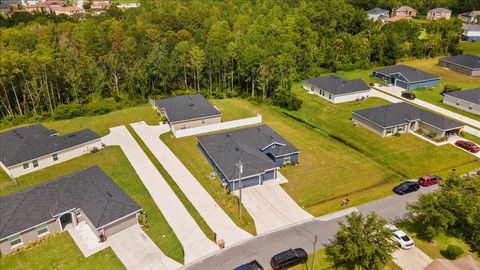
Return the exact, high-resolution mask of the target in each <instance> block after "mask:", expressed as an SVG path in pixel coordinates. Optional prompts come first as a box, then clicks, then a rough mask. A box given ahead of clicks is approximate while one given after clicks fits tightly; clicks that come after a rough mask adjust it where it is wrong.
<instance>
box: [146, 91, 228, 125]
mask: <svg viewBox="0 0 480 270" xmlns="http://www.w3.org/2000/svg"><path fill="white" fill-rule="evenodd" d="M155 106H156V108H157V110H158V111H159V112H160V113H161V114H162V115H164V116H165V117H166V118H167V120H168V123H169V124H170V126H171V127H172V128H173V129H176V130H179V129H186V128H192V127H199V126H203V125H209V124H214V123H220V122H221V121H222V119H221V114H220V112H219V111H218V110H217V108H215V107H214V106H213V105H212V104H211V103H210V102H208V100H207V99H206V98H204V97H203V96H202V95H183V96H176V97H171V98H166V99H161V100H156V101H155Z"/></svg>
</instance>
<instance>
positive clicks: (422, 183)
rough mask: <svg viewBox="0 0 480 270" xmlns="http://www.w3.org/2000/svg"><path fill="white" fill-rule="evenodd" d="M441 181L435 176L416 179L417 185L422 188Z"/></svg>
mask: <svg viewBox="0 0 480 270" xmlns="http://www.w3.org/2000/svg"><path fill="white" fill-rule="evenodd" d="M441 180H442V178H441V177H440V176H437V175H424V176H422V177H420V178H418V180H417V183H418V184H419V185H420V186H422V187H428V186H431V185H436V184H438V183H439V182H440V181H441Z"/></svg>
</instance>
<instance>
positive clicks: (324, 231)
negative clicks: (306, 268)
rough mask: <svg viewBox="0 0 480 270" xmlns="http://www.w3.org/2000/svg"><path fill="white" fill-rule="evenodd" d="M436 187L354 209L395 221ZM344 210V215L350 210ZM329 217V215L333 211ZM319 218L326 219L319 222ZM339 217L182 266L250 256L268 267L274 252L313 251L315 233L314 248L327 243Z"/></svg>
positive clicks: (230, 264) (226, 264) (231, 262)
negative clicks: (406, 205)
mask: <svg viewBox="0 0 480 270" xmlns="http://www.w3.org/2000/svg"><path fill="white" fill-rule="evenodd" d="M437 188H438V187H437V186H433V187H428V188H421V189H420V190H419V191H418V192H416V193H410V194H407V195H404V196H397V195H393V196H389V197H386V198H383V199H380V200H376V201H373V202H370V203H367V204H363V205H360V206H357V207H356V209H357V210H358V211H360V212H362V213H369V212H371V211H376V212H377V213H378V214H379V215H381V216H383V217H384V218H386V219H387V220H389V221H391V222H398V221H400V220H404V219H405V218H408V217H410V215H409V213H408V212H407V210H406V209H405V204H406V202H413V201H416V200H417V197H418V195H419V194H421V193H426V192H430V191H432V190H435V189H437ZM343 212H345V214H347V213H349V212H351V211H343ZM329 216H330V217H331V216H332V214H330V215H329ZM322 219H323V220H327V221H322ZM342 219H343V217H336V218H334V219H330V218H327V219H324V218H322V217H319V218H316V219H314V220H311V221H307V222H304V223H301V224H298V225H295V226H291V227H288V228H283V229H280V230H278V231H274V232H271V233H268V234H262V235H259V236H257V237H255V238H253V239H250V240H248V241H245V242H242V243H239V244H237V245H235V246H233V247H230V248H227V249H224V250H220V251H218V252H216V253H215V254H213V255H211V256H209V257H206V258H203V259H201V260H199V261H197V262H195V263H192V264H189V265H187V266H185V267H184V268H183V269H209V270H216V269H218V270H221V269H222V270H223V269H233V268H235V267H236V266H238V265H241V264H243V263H245V262H249V261H251V260H253V259H256V260H258V261H259V262H260V263H261V264H262V265H263V266H268V265H269V262H270V258H271V257H272V256H273V255H274V254H275V253H277V252H281V251H283V250H286V249H289V248H296V247H302V248H304V249H305V250H306V251H307V252H309V253H311V252H312V251H313V238H314V235H315V234H317V235H318V244H317V247H322V246H324V245H326V244H328V243H329V242H330V239H332V237H333V236H334V235H335V233H336V232H337V230H338V224H337V221H339V220H342Z"/></svg>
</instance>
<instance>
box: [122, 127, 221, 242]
mask: <svg viewBox="0 0 480 270" xmlns="http://www.w3.org/2000/svg"><path fill="white" fill-rule="evenodd" d="M127 129H128V131H129V132H130V133H131V134H132V136H133V137H134V138H135V141H137V143H138V144H139V145H140V147H141V148H142V150H143V152H145V154H146V155H147V156H148V158H149V159H150V161H152V163H153V165H154V166H155V167H156V168H157V170H158V171H159V172H160V174H161V175H162V176H163V178H164V179H165V181H166V182H167V184H168V185H169V186H170V188H171V189H172V190H173V192H175V195H177V197H178V198H179V199H180V201H181V202H182V204H183V205H184V206H185V208H186V209H187V211H188V213H189V214H190V215H191V216H192V217H193V219H194V220H195V222H197V224H198V226H199V227H200V229H202V231H203V233H205V235H206V236H207V237H208V238H209V239H210V240H212V241H214V242H215V236H214V233H213V231H212V229H211V228H210V227H209V226H208V224H207V223H206V222H205V220H204V219H203V218H202V216H201V215H200V213H198V211H197V209H195V207H193V205H192V203H191V202H190V201H189V200H188V198H187V197H186V196H185V194H183V192H182V190H181V189H180V188H179V187H178V186H177V184H176V183H175V181H174V180H173V179H172V177H171V176H170V175H169V174H168V172H167V171H166V170H165V168H163V166H162V164H160V162H159V161H158V160H157V158H156V157H155V156H154V155H153V153H152V152H151V151H150V149H148V147H147V146H146V145H145V143H144V142H143V141H142V139H141V138H140V137H139V136H138V135H137V133H135V131H134V130H133V128H132V127H131V126H130V125H127Z"/></svg>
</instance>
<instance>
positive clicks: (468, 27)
mask: <svg viewBox="0 0 480 270" xmlns="http://www.w3.org/2000/svg"><path fill="white" fill-rule="evenodd" d="M462 30H465V31H480V25H478V24H474V23H470V24H465V25H464V26H462Z"/></svg>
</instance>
